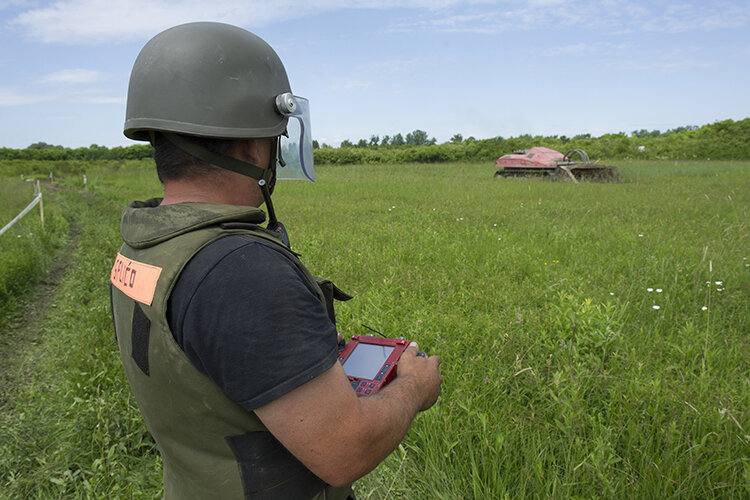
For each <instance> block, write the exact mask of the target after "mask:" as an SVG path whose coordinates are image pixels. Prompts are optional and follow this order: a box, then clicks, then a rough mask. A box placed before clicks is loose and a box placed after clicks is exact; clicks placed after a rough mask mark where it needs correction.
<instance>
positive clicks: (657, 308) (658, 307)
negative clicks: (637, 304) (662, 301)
mask: <svg viewBox="0 0 750 500" xmlns="http://www.w3.org/2000/svg"><path fill="white" fill-rule="evenodd" d="M651 308H652V309H654V310H655V311H658V310H659V309H661V306H657V305H656V304H654V305H653V306H651Z"/></svg>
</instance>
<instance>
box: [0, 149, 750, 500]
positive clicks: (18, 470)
mask: <svg viewBox="0 0 750 500" xmlns="http://www.w3.org/2000/svg"><path fill="white" fill-rule="evenodd" d="M620 165H621V169H620V170H621V174H622V177H623V182H622V183H619V184H593V183H583V184H578V185H574V184H568V183H552V182H547V181H542V180H539V179H504V180H494V179H493V177H492V174H493V173H494V168H492V166H491V165H478V164H474V165H463V164H441V165H397V166H361V165H360V166H341V167H326V166H323V167H319V168H318V172H317V174H318V182H317V183H316V184H310V183H301V182H282V183H280V185H279V187H278V189H277V191H278V193H277V194H276V195H275V205H276V209H277V212H278V216H279V218H280V219H281V220H283V221H284V222H285V224H286V225H287V227H288V228H289V231H290V235H291V240H292V246H293V248H294V249H295V250H296V251H298V252H300V253H302V255H303V257H302V258H303V261H304V262H305V263H306V264H307V265H308V267H309V268H310V269H311V270H312V271H313V272H314V273H315V274H318V275H321V276H326V277H329V278H330V279H332V280H334V281H335V282H336V283H337V285H339V286H340V287H341V288H342V289H344V290H346V291H347V292H349V293H351V294H353V295H355V297H356V298H355V300H352V301H350V302H347V303H344V304H341V305H340V306H339V308H338V318H339V329H340V330H341V331H342V332H343V333H344V334H345V335H346V336H349V335H351V334H364V333H367V331H366V330H365V329H364V328H363V327H362V326H361V324H362V323H364V324H366V325H368V326H371V327H373V328H375V329H377V330H379V331H381V332H383V333H385V334H387V335H388V336H403V337H405V338H409V339H413V340H416V341H418V342H419V344H420V347H421V348H422V349H423V350H425V351H427V352H428V353H430V354H439V355H440V356H441V357H442V360H443V363H442V366H441V368H442V373H443V375H444V385H443V392H442V395H441V398H440V400H439V401H438V403H437V404H436V406H435V407H433V408H432V409H431V410H429V411H428V412H425V413H423V414H421V415H420V416H419V417H418V418H417V419H416V421H415V422H414V425H413V426H412V429H411V430H410V432H409V434H408V435H407V437H406V439H405V440H404V441H403V443H402V445H401V446H399V448H398V449H397V450H396V451H395V452H394V453H393V454H392V455H391V456H390V457H389V458H388V459H387V460H386V461H385V462H384V463H383V464H382V465H381V466H380V467H378V468H377V469H376V470H375V471H373V472H372V473H371V474H370V475H368V476H366V477H365V478H363V479H362V480H360V481H359V482H358V483H357V485H356V487H355V488H356V491H357V493H358V496H360V497H362V498H414V499H417V498H419V499H422V498H445V499H449V498H477V499H479V498H482V499H484V498H518V497H531V498H705V497H726V498H743V497H749V496H750V337H749V336H748V332H750V301H749V300H748V299H749V297H750V162H688V163H672V162H649V163H643V162H641V163H635V162H631V163H620ZM87 176H88V187H87V191H85V192H84V191H82V189H81V186H80V178H79V177H78V176H76V177H73V176H71V177H70V178H65V177H64V176H62V175H59V174H56V182H57V183H58V186H59V187H62V188H66V187H67V189H60V190H59V191H58V192H55V193H53V194H52V195H51V196H50V197H49V198H50V200H49V201H47V198H45V203H46V205H45V206H50V205H52V204H55V206H57V207H58V209H59V210H60V211H61V212H64V213H65V214H66V216H67V217H68V220H69V223H70V226H71V227H76V228H77V231H78V234H77V235H75V238H74V239H75V241H76V242H77V244H76V245H75V246H74V248H73V249H72V250H70V252H69V254H68V258H69V262H70V265H69V266H67V267H66V269H65V271H64V274H63V275H61V276H60V285H59V287H58V289H57V293H56V295H55V296H54V297H53V298H52V299H51V306H50V307H49V308H48V309H49V310H48V311H47V312H46V314H45V315H44V316H43V317H42V318H41V319H40V320H39V321H38V323H35V324H34V325H32V326H33V328H34V330H35V331H36V332H37V336H38V338H37V340H36V343H35V344H33V345H32V344H30V343H29V344H27V345H25V346H24V350H23V352H21V353H15V354H13V355H12V356H15V358H16V359H17V361H15V362H14V364H12V366H14V367H17V368H16V369H14V373H13V374H6V377H8V378H9V379H10V380H11V383H6V387H0V389H2V390H3V393H2V394H3V397H2V398H1V399H0V404H2V407H0V411H1V413H0V497H9V498H58V497H71V498H102V497H121V498H158V497H159V495H160V470H159V457H158V454H157V453H156V452H155V449H154V446H153V443H152V441H151V439H150V436H149V435H148V433H147V432H146V430H145V428H144V426H143V424H142V422H141V419H140V415H139V413H138V411H137V408H136V407H135V404H134V402H133V400H132V398H131V396H130V392H129V389H128V387H127V384H126V381H125V379H124V377H123V375H122V371H121V369H120V367H119V359H118V356H117V351H116V345H115V343H114V338H113V332H112V328H111V319H110V314H109V297H108V291H107V283H108V277H109V270H110V267H111V263H112V260H113V257H114V255H115V252H116V250H117V248H118V247H119V244H120V236H119V230H118V223H119V215H120V212H121V209H122V207H123V206H124V205H125V204H127V203H128V202H130V201H131V200H132V199H144V198H147V197H150V196H156V195H158V194H159V185H158V183H157V181H156V179H155V175H154V174H153V173H152V172H151V170H150V168H149V167H148V165H147V164H144V165H141V166H138V165H137V164H127V165H125V164H123V165H120V166H114V167H109V168H107V167H105V166H102V165H91V168H90V169H89V170H88V171H87ZM2 334H3V332H0V335H2ZM9 356H10V355H9ZM0 380H2V379H0Z"/></svg>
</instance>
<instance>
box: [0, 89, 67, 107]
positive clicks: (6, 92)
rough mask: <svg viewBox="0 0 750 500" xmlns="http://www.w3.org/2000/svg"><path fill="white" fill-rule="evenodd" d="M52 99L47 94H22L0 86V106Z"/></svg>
mask: <svg viewBox="0 0 750 500" xmlns="http://www.w3.org/2000/svg"><path fill="white" fill-rule="evenodd" d="M51 99H54V97H53V96H49V95H23V94H19V93H17V92H15V91H13V90H10V89H3V88H0V106H25V105H28V104H36V103H38V102H42V101H49V100H51Z"/></svg>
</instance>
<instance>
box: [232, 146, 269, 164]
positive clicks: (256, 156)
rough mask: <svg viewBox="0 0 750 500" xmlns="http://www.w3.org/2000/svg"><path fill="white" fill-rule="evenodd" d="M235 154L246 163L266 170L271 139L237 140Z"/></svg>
mask: <svg viewBox="0 0 750 500" xmlns="http://www.w3.org/2000/svg"><path fill="white" fill-rule="evenodd" d="M235 154H236V155H237V156H238V157H239V158H240V159H242V160H244V161H246V162H249V163H252V164H253V165H257V166H259V167H261V168H266V166H267V165H268V161H269V160H268V158H269V155H270V154H271V139H239V140H238V141H237V146H236V148H235Z"/></svg>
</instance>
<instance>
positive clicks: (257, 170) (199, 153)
mask: <svg viewBox="0 0 750 500" xmlns="http://www.w3.org/2000/svg"><path fill="white" fill-rule="evenodd" d="M162 134H163V135H164V137H165V138H166V139H167V140H168V141H169V142H171V143H172V144H174V145H175V146H177V147H178V148H180V149H181V150H183V151H185V152H186V153H187V154H189V155H191V156H195V157H196V158H198V159H200V160H203V161H204V162H206V163H209V164H211V165H216V166H217V167H220V168H223V169H226V170H231V171H232V172H237V173H238V174H242V175H245V176H247V177H252V178H253V179H257V180H258V187H259V188H260V192H261V194H262V195H263V201H264V202H265V204H266V211H267V212H268V225H267V226H266V229H270V230H271V231H276V232H278V233H280V235H281V239H282V241H283V242H284V244H285V245H286V246H289V235H288V234H287V232H286V228H285V227H284V224H282V223H281V222H279V220H278V219H277V218H276V211H275V210H274V208H273V202H272V201H271V194H272V193H273V189H274V187H275V186H276V162H277V161H278V162H279V163H280V164H281V166H282V167H283V166H284V165H285V163H284V159H283V158H282V157H281V150H280V144H279V138H278V137H276V138H275V139H273V145H272V147H271V148H272V151H274V154H271V155H270V157H269V160H268V166H267V167H266V168H261V167H259V166H257V165H253V164H252V163H248V162H245V161H242V160H239V159H237V158H235V157H233V156H225V155H220V154H217V153H214V152H212V151H209V150H208V149H206V148H204V147H203V146H200V145H198V144H195V143H194V142H192V141H190V140H189V139H187V138H185V137H184V136H181V135H178V134H173V133H171V132H162Z"/></svg>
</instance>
